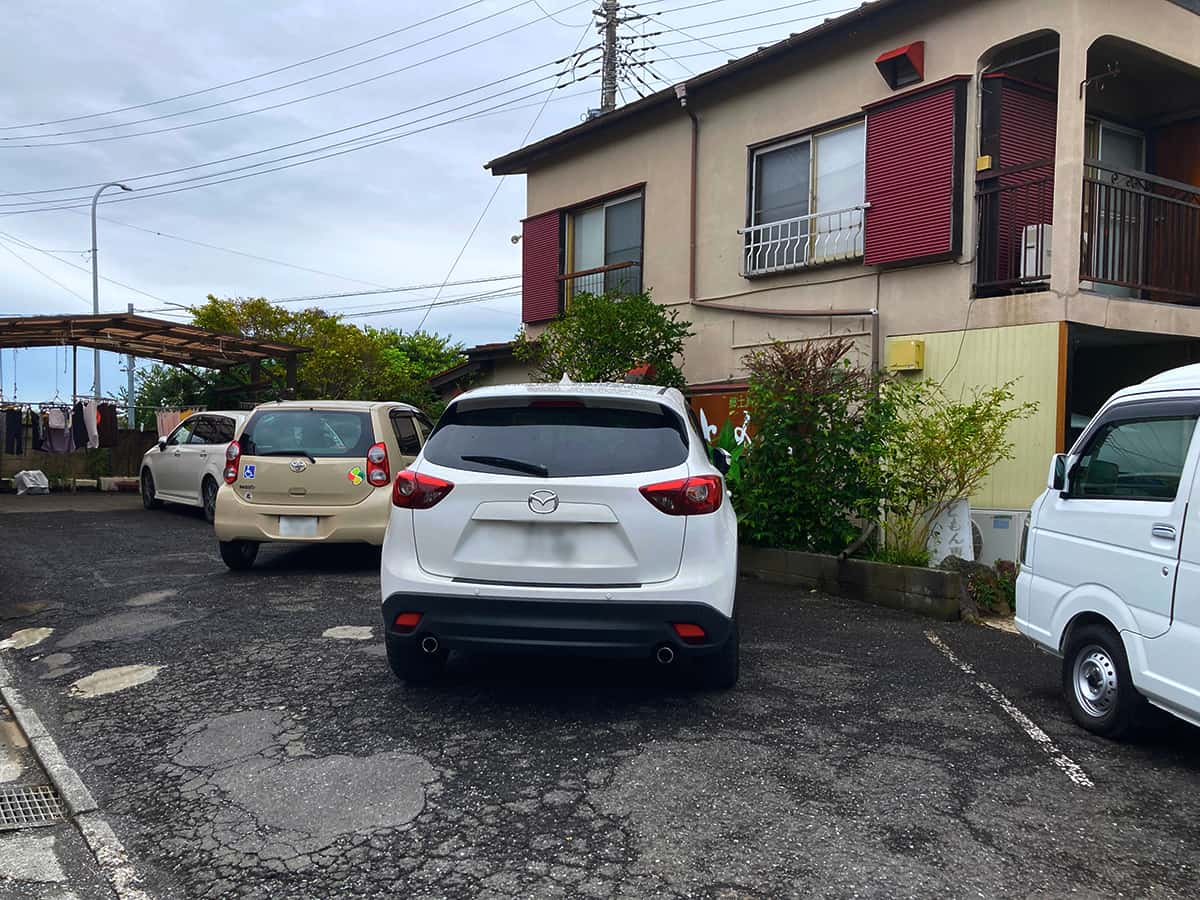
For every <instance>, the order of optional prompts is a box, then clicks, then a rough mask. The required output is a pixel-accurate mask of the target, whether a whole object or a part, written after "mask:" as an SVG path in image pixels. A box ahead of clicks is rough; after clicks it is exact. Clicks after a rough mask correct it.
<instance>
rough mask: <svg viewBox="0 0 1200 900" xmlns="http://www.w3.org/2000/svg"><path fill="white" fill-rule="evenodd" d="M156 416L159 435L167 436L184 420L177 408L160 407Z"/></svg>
mask: <svg viewBox="0 0 1200 900" xmlns="http://www.w3.org/2000/svg"><path fill="white" fill-rule="evenodd" d="M155 418H156V419H157V420H158V436H159V437H166V436H167V435H168V434H170V433H171V432H172V431H174V430H175V426H176V425H178V424H179V423H180V421H182V419H181V417H180V415H179V410H177V409H160V410H159V411H158V413H157V415H156V416H155Z"/></svg>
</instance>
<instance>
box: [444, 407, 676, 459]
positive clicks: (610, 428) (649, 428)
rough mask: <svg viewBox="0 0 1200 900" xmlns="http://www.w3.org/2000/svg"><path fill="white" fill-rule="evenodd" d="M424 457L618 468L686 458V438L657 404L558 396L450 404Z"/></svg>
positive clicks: (670, 416) (672, 415) (669, 415)
mask: <svg viewBox="0 0 1200 900" xmlns="http://www.w3.org/2000/svg"><path fill="white" fill-rule="evenodd" d="M464 457H474V459H464ZM484 457H490V459H488V460H487V461H484V460H483V459H482V458H484ZM425 458H426V459H428V460H429V461H430V462H434V463H437V464H438V465H439V466H448V467H450V468H455V469H466V470H468V471H471V472H491V473H495V474H504V475H520V476H524V477H529V476H530V475H535V476H536V475H544V476H545V477H548V478H573V477H579V476H583V475H624V474H627V473H630V472H652V471H654V470H656V469H669V468H671V467H672V466H677V465H679V464H680V463H682V462H683V461H684V460H685V459H686V458H687V438H686V436H685V433H684V430H683V423H682V422H680V420H679V418H678V417H677V416H675V415H674V414H673V413H671V412H670V411H669V410H667V409H665V408H662V407H660V408H659V409H658V410H650V409H627V408H621V407H613V406H582V405H579V406H564V405H561V403H560V402H559V401H551V402H550V403H547V404H546V405H538V404H537V402H536V401H535V403H534V405H526V404H521V405H515V406H489V407H486V408H482V409H465V410H463V409H459V408H458V407H451V408H450V409H449V410H447V411H446V414H445V415H444V416H442V418H441V420H440V421H439V422H438V425H437V428H436V430H435V431H434V432H433V435H432V436H431V437H430V438H429V441H428V443H426V445H425Z"/></svg>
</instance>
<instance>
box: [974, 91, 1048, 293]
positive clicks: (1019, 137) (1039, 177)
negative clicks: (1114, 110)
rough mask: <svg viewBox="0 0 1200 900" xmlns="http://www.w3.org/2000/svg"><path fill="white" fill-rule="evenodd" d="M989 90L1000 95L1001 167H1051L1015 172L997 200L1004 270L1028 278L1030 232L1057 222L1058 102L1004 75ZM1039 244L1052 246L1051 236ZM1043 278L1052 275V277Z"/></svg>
mask: <svg viewBox="0 0 1200 900" xmlns="http://www.w3.org/2000/svg"><path fill="white" fill-rule="evenodd" d="M988 87H989V88H991V89H993V90H996V91H998V92H999V95H1000V134H999V141H998V148H999V155H998V159H997V160H996V166H997V168H999V169H1001V170H1005V171H1007V170H1010V169H1013V168H1016V167H1019V166H1028V165H1030V164H1031V163H1036V162H1040V161H1042V160H1047V161H1048V164H1047V165H1046V166H1043V167H1037V168H1031V169H1024V170H1022V171H1019V172H1011V173H1009V174H1006V175H1001V176H1000V178H999V184H1000V186H1001V187H1002V188H1004V189H1005V190H1003V191H1001V192H1000V193H999V194H998V195H997V198H998V200H999V203H998V204H997V206H998V216H999V220H998V227H999V233H998V237H999V240H998V241H997V247H996V252H997V254H998V258H997V261H998V264H999V267H1000V268H999V270H998V271H1000V272H1004V273H1008V274H1010V275H1012V276H1020V275H1024V274H1026V273H1024V272H1022V271H1021V267H1022V255H1023V254H1026V250H1025V241H1026V235H1025V230H1026V228H1027V227H1028V226H1030V225H1049V224H1051V223H1052V222H1053V221H1054V138H1055V132H1056V131H1057V128H1058V100H1057V98H1056V97H1055V96H1054V95H1053V94H1050V93H1049V92H1047V91H1042V90H1038V89H1037V88H1032V87H1029V88H1027V87H1025V86H1024V85H1022V84H1021V83H1020V82H1017V81H1014V80H1013V79H1010V78H1007V77H1005V76H1002V75H997V76H995V78H989V79H988ZM1035 240H1036V241H1037V244H1036V245H1035V246H1036V247H1038V248H1040V247H1041V244H1042V243H1048V242H1049V240H1050V235H1049V232H1043V233H1041V234H1039V235H1037V237H1036V238H1035ZM1030 261H1031V262H1032V260H1030ZM1041 274H1043V275H1047V276H1049V274H1050V273H1049V272H1043V273H1041Z"/></svg>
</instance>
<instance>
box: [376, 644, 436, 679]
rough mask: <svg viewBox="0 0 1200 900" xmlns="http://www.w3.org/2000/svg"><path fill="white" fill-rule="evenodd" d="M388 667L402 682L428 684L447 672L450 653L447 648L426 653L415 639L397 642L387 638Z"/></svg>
mask: <svg viewBox="0 0 1200 900" xmlns="http://www.w3.org/2000/svg"><path fill="white" fill-rule="evenodd" d="M386 643H387V658H388V665H389V666H391V667H392V674H393V675H395V676H396V677H397V678H399V679H400V680H401V681H407V682H411V683H413V684H427V683H428V682H430V681H435V680H437V679H438V678H439V677H440V676H441V674H442V673H443V672H444V671H445V670H446V660H447V659H449V658H450V651H448V650H446V649H445V648H443V649H441V650H438V651H437V652H436V653H426V652H425V651H424V650H422V649H421V645H420V643H419V642H417V641H416V640H415V639H409V640H407V641H397V640H393V639H392V638H387V640H386Z"/></svg>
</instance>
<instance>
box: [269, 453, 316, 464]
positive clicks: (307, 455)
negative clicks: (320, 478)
mask: <svg viewBox="0 0 1200 900" xmlns="http://www.w3.org/2000/svg"><path fill="white" fill-rule="evenodd" d="M254 455H255V456H303V457H304V458H305V459H307V460H308V461H309V462H311V463H313V464H316V461H317V458H316V457H315V456H313V455H312V454H311V453H309V452H308V451H307V450H268V451H267V452H266V453H256V454H254Z"/></svg>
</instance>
